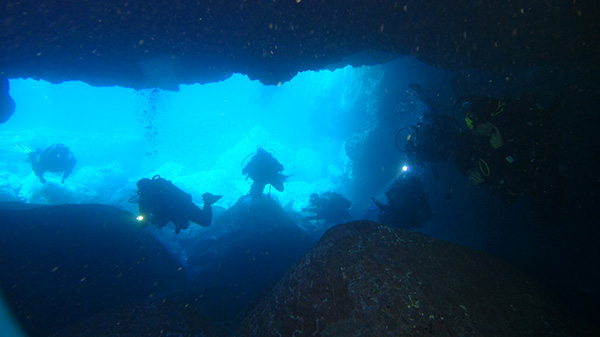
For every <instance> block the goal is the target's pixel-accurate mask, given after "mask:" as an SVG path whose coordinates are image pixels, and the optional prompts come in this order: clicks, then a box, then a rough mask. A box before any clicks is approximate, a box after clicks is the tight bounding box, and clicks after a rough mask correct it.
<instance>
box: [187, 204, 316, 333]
mask: <svg viewBox="0 0 600 337" xmlns="http://www.w3.org/2000/svg"><path fill="white" fill-rule="evenodd" d="M211 233H214V234H215V236H211V235H210V234H211ZM193 240H194V241H192V242H184V243H183V245H184V246H186V247H192V248H190V249H188V250H187V251H186V254H187V264H188V268H189V269H190V270H191V275H190V283H191V286H190V293H189V294H186V295H185V297H186V298H185V300H186V301H188V303H190V304H192V305H194V306H196V307H197V308H199V309H200V310H201V311H202V312H203V313H204V314H205V315H206V316H208V317H209V318H211V319H213V320H215V321H218V322H223V321H228V322H231V321H233V320H235V319H239V317H240V316H241V314H242V313H243V312H244V311H246V310H248V309H249V307H250V305H251V304H252V303H253V301H255V300H256V297H257V296H261V295H264V294H265V293H267V292H268V291H269V290H270V289H271V288H272V287H273V286H274V285H275V284H276V283H277V281H279V280H280V279H281V277H282V276H283V275H284V274H285V272H286V271H287V270H288V269H289V268H290V267H291V266H292V265H294V263H296V262H297V261H298V260H299V259H301V258H302V256H304V254H306V253H307V252H308V251H309V250H310V249H311V248H312V247H313V245H314V244H315V242H316V240H314V239H313V238H311V237H310V236H309V235H307V234H306V233H305V232H304V231H303V230H302V229H300V227H298V226H297V225H296V224H295V223H294V222H293V221H292V220H291V219H290V218H289V217H288V215H287V214H286V213H285V212H284V210H283V209H282V208H281V206H280V205H279V204H278V203H277V202H276V201H275V200H273V199H272V198H270V197H268V196H266V195H265V196H263V197H261V198H252V197H249V196H244V197H242V198H240V199H239V200H238V201H237V202H236V203H235V205H233V206H232V207H230V208H229V209H227V210H226V211H225V212H224V213H223V214H222V215H221V216H219V217H218V218H217V219H215V220H214V222H213V224H212V225H211V226H210V227H207V228H206V230H205V234H204V236H202V237H201V238H197V239H193Z"/></svg>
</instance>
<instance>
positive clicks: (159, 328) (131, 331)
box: [52, 301, 231, 337]
mask: <svg viewBox="0 0 600 337" xmlns="http://www.w3.org/2000/svg"><path fill="white" fill-rule="evenodd" d="M72 336H119V337H142V336H143V337H147V336H177V337H198V336H204V337H228V336H231V333H230V332H229V331H228V330H227V329H225V328H223V327H219V326H215V325H213V324H212V323H211V322H210V321H207V320H206V319H204V317H203V316H202V315H201V314H200V313H198V311H196V310H195V309H194V308H192V307H190V306H188V305H185V304H184V303H178V302H172V301H158V302H143V303H136V304H132V305H124V306H121V307H119V308H115V309H113V310H110V311H108V312H105V313H101V314H97V315H94V316H93V317H91V318H89V319H86V320H85V321H83V322H81V323H78V324H75V325H74V326H71V327H68V328H66V329H63V330H61V331H59V332H58V333H56V334H54V335H52V337H72Z"/></svg>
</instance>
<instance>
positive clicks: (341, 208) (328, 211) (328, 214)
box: [302, 191, 352, 224]
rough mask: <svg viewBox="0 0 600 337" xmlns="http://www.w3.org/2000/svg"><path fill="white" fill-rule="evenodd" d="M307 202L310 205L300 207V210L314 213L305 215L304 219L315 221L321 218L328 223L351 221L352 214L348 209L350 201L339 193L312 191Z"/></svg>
mask: <svg viewBox="0 0 600 337" xmlns="http://www.w3.org/2000/svg"><path fill="white" fill-rule="evenodd" d="M309 203H310V205H309V206H307V207H304V208H302V211H303V212H309V213H314V214H315V215H313V216H308V217H305V219H306V220H309V221H316V222H317V223H318V222H319V221H320V220H323V221H324V222H325V223H329V224H339V223H344V222H349V221H352V216H351V215H350V212H349V211H348V210H349V209H350V205H351V204H352V203H351V202H350V200H348V199H346V198H344V197H343V196H342V195H341V194H339V193H335V192H331V191H328V192H325V193H323V194H322V195H321V196H319V195H318V194H317V193H313V194H311V195H310V200H309Z"/></svg>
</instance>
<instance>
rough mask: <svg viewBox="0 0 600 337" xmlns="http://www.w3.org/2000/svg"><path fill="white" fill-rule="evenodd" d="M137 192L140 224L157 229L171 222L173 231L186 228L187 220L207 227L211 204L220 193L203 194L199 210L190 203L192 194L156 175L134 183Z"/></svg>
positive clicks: (209, 219)
mask: <svg viewBox="0 0 600 337" xmlns="http://www.w3.org/2000/svg"><path fill="white" fill-rule="evenodd" d="M137 187H138V195H139V201H138V203H139V212H140V218H139V219H140V221H141V222H142V224H144V225H146V226H147V225H148V224H154V225H156V226H157V227H158V228H162V227H164V226H166V225H167V222H169V221H170V222H172V223H173V224H174V225H175V233H179V232H180V231H181V230H182V229H187V228H188V227H189V222H190V221H192V222H195V223H197V224H198V225H200V226H203V227H208V226H210V223H211V221H212V206H211V205H212V204H214V203H215V202H217V201H218V200H219V199H220V198H221V196H220V195H213V194H210V193H204V194H203V195H202V200H204V207H203V208H202V209H200V207H198V206H197V205H196V204H194V203H193V202H192V196H191V195H190V194H188V193H186V192H184V191H182V190H181V189H179V188H178V187H176V186H175V185H174V184H173V183H172V182H171V181H169V180H166V179H164V178H161V177H160V176H158V175H156V176H154V177H152V179H148V178H143V179H140V180H139V181H138V182H137Z"/></svg>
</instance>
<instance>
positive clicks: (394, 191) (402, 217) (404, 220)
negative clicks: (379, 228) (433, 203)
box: [371, 174, 432, 229]
mask: <svg viewBox="0 0 600 337" xmlns="http://www.w3.org/2000/svg"><path fill="white" fill-rule="evenodd" d="M385 196H386V199H387V204H383V203H381V202H379V201H377V200H376V199H375V198H371V199H372V200H373V202H374V203H375V205H376V206H377V207H378V208H379V222H381V223H382V224H384V225H387V226H390V227H398V228H405V229H408V228H417V227H421V226H422V225H423V223H425V222H427V221H429V220H430V219H431V216H432V214H431V208H430V207H429V203H428V202H427V198H426V197H425V191H423V186H422V184H421V180H419V179H418V178H417V177H415V176H411V175H408V174H403V175H401V176H400V177H399V178H398V179H397V180H396V181H395V182H394V183H393V184H392V186H391V187H390V189H389V190H388V191H387V192H385Z"/></svg>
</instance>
